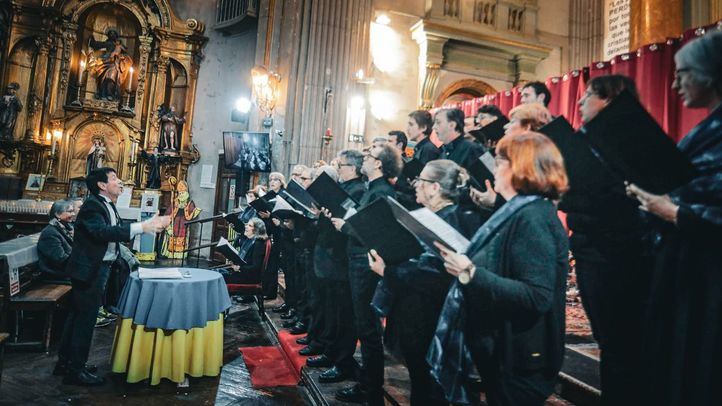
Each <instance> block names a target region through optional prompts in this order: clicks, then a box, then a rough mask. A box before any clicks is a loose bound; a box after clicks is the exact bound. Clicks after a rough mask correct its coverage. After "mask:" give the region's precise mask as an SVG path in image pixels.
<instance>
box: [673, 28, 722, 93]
mask: <svg viewBox="0 0 722 406" xmlns="http://www.w3.org/2000/svg"><path fill="white" fill-rule="evenodd" d="M674 61H675V63H676V64H677V66H684V67H688V68H689V70H690V73H691V74H692V78H693V80H694V81H695V82H696V83H698V84H700V85H702V86H705V87H711V88H714V89H715V91H716V92H717V93H718V94H722V31H712V32H709V33H708V34H706V35H704V36H702V37H699V38H697V39H694V40H692V41H690V42H688V43H687V44H685V45H684V46H683V47H682V48H681V49H680V50H679V51H677V53H676V54H675V55H674Z"/></svg>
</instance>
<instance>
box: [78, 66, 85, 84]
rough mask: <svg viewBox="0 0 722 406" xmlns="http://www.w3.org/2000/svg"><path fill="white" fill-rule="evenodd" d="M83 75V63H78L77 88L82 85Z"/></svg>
mask: <svg viewBox="0 0 722 406" xmlns="http://www.w3.org/2000/svg"><path fill="white" fill-rule="evenodd" d="M83 73H85V61H80V69H79V70H78V86H80V85H82V84H83Z"/></svg>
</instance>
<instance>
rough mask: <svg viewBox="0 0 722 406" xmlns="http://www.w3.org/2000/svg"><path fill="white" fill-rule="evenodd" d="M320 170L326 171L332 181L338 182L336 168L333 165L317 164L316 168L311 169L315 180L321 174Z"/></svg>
mask: <svg viewBox="0 0 722 406" xmlns="http://www.w3.org/2000/svg"><path fill="white" fill-rule="evenodd" d="M321 172H326V175H328V176H330V177H331V179H333V181H334V182H338V172H337V171H336V168H334V167H333V166H331V165H321V166H319V167H318V168H316V169H315V170H314V171H313V179H314V180H315V179H316V178H318V177H319V175H321Z"/></svg>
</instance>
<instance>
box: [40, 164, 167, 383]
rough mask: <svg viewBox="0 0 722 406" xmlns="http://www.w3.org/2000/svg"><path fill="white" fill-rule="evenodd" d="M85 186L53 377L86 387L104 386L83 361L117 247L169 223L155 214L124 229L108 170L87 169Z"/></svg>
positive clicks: (115, 183)
mask: <svg viewBox="0 0 722 406" xmlns="http://www.w3.org/2000/svg"><path fill="white" fill-rule="evenodd" d="M86 183H87V185H88V190H89V191H90V195H89V196H88V198H87V199H86V200H85V203H84V204H83V206H82V208H81V209H80V213H78V217H77V220H76V222H75V235H74V241H73V250H72V252H71V254H70V258H69V259H68V263H67V268H66V269H67V273H68V276H70V280H71V283H72V285H73V290H72V294H71V307H70V313H69V314H68V319H67V321H66V322H65V328H64V330H63V337H62V339H61V341H60V349H59V351H58V363H57V365H56V366H55V370H54V372H53V373H54V374H56V375H65V378H64V379H63V383H64V384H69V385H85V386H91V385H102V384H103V382H104V379H103V378H102V377H98V376H96V375H94V374H93V372H94V370H95V369H96V368H95V367H94V366H90V365H86V362H87V360H88V353H89V351H90V344H91V342H92V340H93V328H94V326H95V320H96V317H97V315H98V308H99V307H100V306H101V305H102V303H103V296H104V295H105V287H106V283H107V281H108V276H109V275H110V266H111V264H112V263H113V262H114V261H115V260H116V258H117V257H118V252H119V248H118V244H119V243H120V242H121V241H130V240H131V239H133V237H135V236H136V235H138V234H141V233H157V232H160V231H162V230H163V229H165V228H166V227H167V226H168V224H169V223H170V218H169V217H167V216H162V217H161V216H157V215H156V216H154V217H153V218H151V219H149V220H146V221H144V222H142V223H133V224H123V222H122V220H121V219H120V215H119V214H118V211H117V210H116V208H115V202H116V201H117V199H118V196H120V194H121V193H122V191H123V183H122V181H121V180H120V179H118V175H117V173H116V172H115V169H113V168H98V169H94V170H92V171H91V172H90V173H89V174H88V177H87V179H86Z"/></svg>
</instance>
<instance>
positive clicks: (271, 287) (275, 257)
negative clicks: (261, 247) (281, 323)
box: [262, 242, 281, 298]
mask: <svg viewBox="0 0 722 406" xmlns="http://www.w3.org/2000/svg"><path fill="white" fill-rule="evenodd" d="M280 264H281V249H280V248H278V245H277V244H275V242H274V244H273V245H272V246H271V256H270V258H269V259H268V265H267V266H266V270H265V271H264V273H263V276H262V286H263V296H270V297H272V298H275V297H276V295H278V267H279V266H280Z"/></svg>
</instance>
